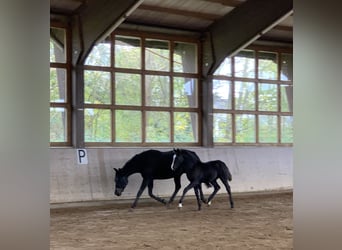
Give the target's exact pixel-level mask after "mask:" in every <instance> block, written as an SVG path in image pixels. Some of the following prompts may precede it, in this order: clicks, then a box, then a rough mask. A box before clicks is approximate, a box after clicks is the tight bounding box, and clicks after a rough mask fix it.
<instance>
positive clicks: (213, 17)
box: [137, 3, 221, 21]
mask: <svg viewBox="0 0 342 250" xmlns="http://www.w3.org/2000/svg"><path fill="white" fill-rule="evenodd" d="M137 9H140V10H148V11H155V12H161V13H166V14H174V15H179V16H187V17H189V16H190V17H194V18H198V19H205V20H209V21H215V20H217V19H219V18H220V17H221V16H220V15H215V14H208V13H203V12H194V11H187V10H180V9H175V8H165V7H159V6H154V5H149V4H144V3H143V4H141V5H140V6H139V7H138V8H137Z"/></svg>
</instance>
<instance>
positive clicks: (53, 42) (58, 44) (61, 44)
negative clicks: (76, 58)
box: [50, 28, 66, 63]
mask: <svg viewBox="0 0 342 250" xmlns="http://www.w3.org/2000/svg"><path fill="white" fill-rule="evenodd" d="M65 41H66V39H65V30H64V29H59V28H51V29H50V62H56V63H65V62H66V56H65V51H66V43H65Z"/></svg>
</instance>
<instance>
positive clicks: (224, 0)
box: [204, 0, 245, 7]
mask: <svg viewBox="0 0 342 250" xmlns="http://www.w3.org/2000/svg"><path fill="white" fill-rule="evenodd" d="M204 1H205V2H211V3H220V4H222V5H224V6H230V7H237V6H239V5H240V4H242V3H243V2H245V0H204Z"/></svg>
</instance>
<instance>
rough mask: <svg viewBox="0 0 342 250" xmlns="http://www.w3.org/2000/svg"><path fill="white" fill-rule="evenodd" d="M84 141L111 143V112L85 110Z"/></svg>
mask: <svg viewBox="0 0 342 250" xmlns="http://www.w3.org/2000/svg"><path fill="white" fill-rule="evenodd" d="M84 140H85V141H86V142H111V112H110V110H106V109H85V110H84Z"/></svg>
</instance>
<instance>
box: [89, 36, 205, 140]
mask: <svg viewBox="0 0 342 250" xmlns="http://www.w3.org/2000/svg"><path fill="white" fill-rule="evenodd" d="M198 50H199V48H198V44H197V42H196V41H195V40H184V38H181V39H178V38H174V37H172V38H170V37H161V36H155V35H148V34H144V36H141V35H135V34H132V33H125V32H119V33H115V34H112V35H111V36H110V37H108V38H107V39H105V40H104V41H102V42H101V43H99V44H97V45H96V46H95V47H94V48H93V49H92V51H91V53H90V54H89V56H88V57H87V59H86V62H85V66H84V137H85V144H86V145H88V146H90V145H114V146H115V145H138V146H139V145H174V144H184V145H200V138H201V137H200V134H199V133H200V132H199V131H200V119H201V115H200V103H199V94H198V93H199V81H198V79H199V73H198V72H199V70H198V67H199V66H198Z"/></svg>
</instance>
